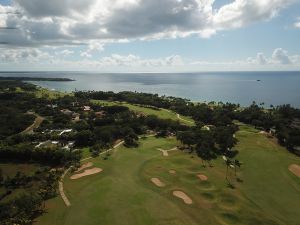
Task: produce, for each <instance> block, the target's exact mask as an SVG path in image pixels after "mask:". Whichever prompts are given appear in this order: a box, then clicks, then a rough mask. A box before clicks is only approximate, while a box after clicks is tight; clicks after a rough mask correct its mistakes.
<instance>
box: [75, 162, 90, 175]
mask: <svg viewBox="0 0 300 225" xmlns="http://www.w3.org/2000/svg"><path fill="white" fill-rule="evenodd" d="M92 166H93V163H92V162H88V163H85V164H83V165H81V167H79V168H78V169H77V170H76V171H75V172H76V173H78V172H80V171H81V170H84V169H86V168H88V167H92Z"/></svg>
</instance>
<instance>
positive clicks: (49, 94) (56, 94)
mask: <svg viewBox="0 0 300 225" xmlns="http://www.w3.org/2000/svg"><path fill="white" fill-rule="evenodd" d="M66 95H70V96H73V93H68V92H61V91H54V90H49V89H47V88H38V89H37V91H35V96H36V97H37V98H48V99H58V98H62V97H64V96H66Z"/></svg>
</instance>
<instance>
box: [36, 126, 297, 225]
mask: <svg viewBox="0 0 300 225" xmlns="http://www.w3.org/2000/svg"><path fill="white" fill-rule="evenodd" d="M237 138H238V140H239V143H238V145H237V147H236V148H237V149H238V150H239V151H240V153H239V156H238V158H239V159H240V160H241V161H242V162H243V163H244V165H243V166H242V168H241V171H238V176H239V177H240V178H241V179H242V180H243V182H237V181H236V180H235V178H234V173H233V171H231V172H230V174H231V176H230V180H231V181H232V184H233V185H234V186H235V188H234V189H231V188H228V187H227V182H226V181H225V172H226V167H225V165H224V162H223V160H222V159H221V158H220V159H217V160H215V161H214V162H213V167H212V168H211V167H207V168H203V167H202V166H201V160H200V159H199V158H197V157H196V156H193V155H190V154H187V153H183V152H179V151H173V152H171V153H169V154H170V155H169V156H168V157H163V156H162V155H161V153H160V152H159V151H158V150H157V148H158V147H159V148H163V149H170V148H172V147H174V146H176V145H177V144H178V143H177V142H176V140H175V139H156V138H147V139H145V140H141V144H140V146H139V148H137V149H126V148H124V147H120V148H119V149H117V150H115V152H114V153H113V154H112V155H111V156H110V158H109V159H108V160H106V161H105V160H103V159H102V158H101V157H99V158H95V159H92V160H91V162H94V164H95V166H98V167H101V168H103V169H104V171H103V172H102V173H100V174H97V175H92V176H89V177H85V178H81V179H79V180H70V179H69V178H68V176H67V177H66V178H65V185H64V186H65V190H66V194H67V196H68V197H69V199H70V201H71V204H72V205H71V207H70V208H66V207H65V206H64V205H63V202H62V200H61V199H60V198H59V197H57V198H55V199H52V200H50V201H48V202H47V208H48V212H47V213H46V214H44V215H43V216H42V217H41V218H39V220H38V223H37V224H43V225H48V224H49V225H50V224H51V225H63V224H64V225H68V224H72V225H73V224H76V225H77V224H78V225H81V224H84V225H102V224H113V225H119V224H120V225H121V224H122V225H140V224H149V225H177V224H178V225H193V224H195V225H196V224H197V225H202V224H203V225H217V224H228V225H232V224H245V225H252V224H253V225H262V224H263V225H275V224H282V225H283V224H291V225H299V224H300V215H299V208H300V201H299V195H300V179H299V178H298V177H296V176H295V175H293V174H291V173H290V172H289V171H288V169H287V167H288V165H290V164H292V163H297V164H300V159H299V158H297V157H296V156H294V155H292V154H290V153H288V152H287V151H286V150H285V149H283V148H282V147H280V146H278V145H277V144H276V142H275V140H273V139H269V138H267V137H265V136H263V135H262V134H259V133H258V132H257V131H256V130H254V129H253V128H250V127H246V126H242V127H241V130H240V131H239V132H238V133H237ZM170 169H174V170H176V171H177V173H176V174H170V173H169V170H170ZM199 173H201V174H204V175H206V176H207V177H208V181H200V180H199V179H198V178H197V177H196V175H197V174H199ZM152 177H157V178H159V179H160V180H161V181H162V182H164V183H165V184H166V186H165V187H163V188H159V187H156V186H155V185H154V184H152V183H151V182H150V179H151V178H152ZM173 190H182V191H184V192H185V193H186V194H188V195H189V196H190V197H191V199H192V200H193V204H192V205H186V204H184V203H183V202H182V201H181V200H180V199H177V198H175V197H174V196H173V195H172V191H173Z"/></svg>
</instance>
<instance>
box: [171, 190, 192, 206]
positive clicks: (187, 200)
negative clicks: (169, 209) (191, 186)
mask: <svg viewBox="0 0 300 225" xmlns="http://www.w3.org/2000/svg"><path fill="white" fill-rule="evenodd" d="M173 195H174V196H175V197H177V198H181V199H182V200H183V201H184V203H185V204H187V205H190V204H192V203H193V200H192V199H191V198H190V197H189V196H187V195H186V194H185V193H184V192H182V191H173Z"/></svg>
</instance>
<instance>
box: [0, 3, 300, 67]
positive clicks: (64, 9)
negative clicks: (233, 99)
mask: <svg viewBox="0 0 300 225" xmlns="http://www.w3.org/2000/svg"><path fill="white" fill-rule="evenodd" d="M71 2H72V3H73V4H72V3H71V4H70V1H67V0H53V1H47V0H12V1H9V0H0V27H2V29H0V43H1V45H0V50H2V56H1V55H0V70H16V69H17V70H18V69H19V70H57V69H59V70H74V69H75V70H95V71H98V70H102V71H110V72H115V71H116V72H118V71H124V70H125V72H127V71H128V72H131V71H139V72H140V71H147V72H149V71H150V72H151V71H153V72H159V71H164V72H167V71H172V72H173V71H178V72H180V71H203V70H205V71H206V70H299V69H300V56H299V55H300V44H299V40H300V26H299V22H300V2H299V1H297V0H235V1H229V0H216V1H212V0H181V1H178V0H165V1H159V0H110V1H109V0H87V1H86V4H84V5H82V1H81V0H74V1H71ZM158 8H161V9H159V10H158ZM153 9H156V10H153ZM12 12H17V13H12ZM8 27H15V28H16V29H14V30H12V29H5V28H8Z"/></svg>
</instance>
